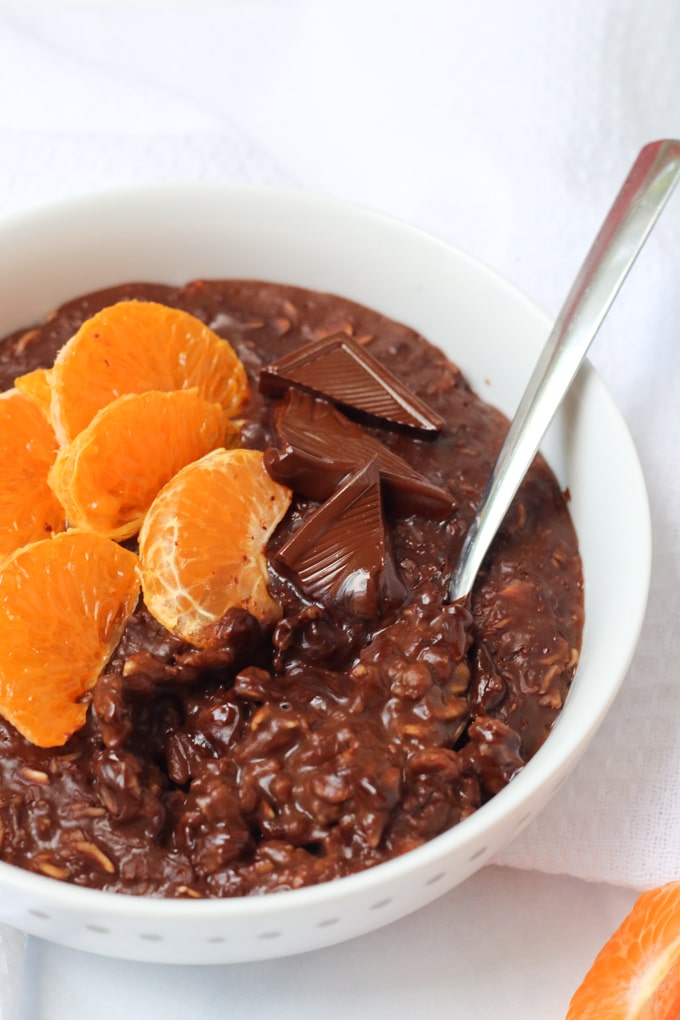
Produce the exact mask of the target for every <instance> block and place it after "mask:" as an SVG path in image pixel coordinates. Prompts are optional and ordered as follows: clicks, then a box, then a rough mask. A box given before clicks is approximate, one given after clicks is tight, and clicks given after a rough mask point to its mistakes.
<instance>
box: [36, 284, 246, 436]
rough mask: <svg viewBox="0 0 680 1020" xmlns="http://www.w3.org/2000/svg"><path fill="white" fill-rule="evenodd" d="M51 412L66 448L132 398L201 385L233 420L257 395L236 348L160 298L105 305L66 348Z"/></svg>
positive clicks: (54, 383)
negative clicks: (109, 409)
mask: <svg viewBox="0 0 680 1020" xmlns="http://www.w3.org/2000/svg"><path fill="white" fill-rule="evenodd" d="M52 371H53V374H52V405H51V415H52V421H53V424H54V428H55V432H56V433H57V438H58V440H59V442H60V443H62V444H63V443H66V442H69V441H70V440H72V439H73V438H74V437H75V436H77V434H78V433H79V432H80V431H81V430H82V429H84V428H85V427H86V426H87V425H88V424H89V423H90V421H91V420H92V418H93V417H94V415H95V414H96V413H97V411H99V410H100V408H102V407H104V406H105V405H106V404H108V403H110V402H111V401H112V400H115V399H116V397H120V396H123V394H125V393H144V392H145V391H146V390H181V389H192V388H193V387H197V388H198V391H199V394H200V395H201V396H202V397H203V398H204V399H205V400H208V401H210V402H211V403H218V404H221V405H222V407H223V408H224V409H225V411H226V412H227V414H228V415H229V416H230V417H232V416H233V415H236V414H238V413H239V412H240V411H241V410H242V409H243V407H244V405H245V403H246V401H247V399H248V397H249V395H250V390H249V385H248V380H247V377H246V373H245V369H244V367H243V365H242V364H241V362H240V361H239V359H238V357H237V356H236V354H235V352H234V350H233V348H232V347H231V345H230V344H229V343H228V342H227V341H226V340H223V339H222V338H221V337H219V336H218V335H217V334H216V333H214V332H213V331H212V330H211V329H209V328H208V327H207V326H206V325H204V323H202V322H201V321H200V320H199V319H196V318H194V316H193V315H189V313H188V312H183V311H181V310H179V309H177V308H167V307H166V306H165V305H160V304H156V303H155V302H152V301H120V302H119V303H118V304H115V305H111V306H110V307H108V308H103V309H102V310H101V311H100V312H97V314H96V315H93V316H92V318H90V319H88V320H87V321H86V322H84V323H83V325H82V326H81V327H80V329H79V330H78V332H77V333H76V334H75V336H73V337H72V338H71V339H70V340H69V341H68V343H66V344H64V346H63V347H62V349H61V350H60V352H59V354H58V355H57V359H56V361H55V363H54V368H53V370H52Z"/></svg>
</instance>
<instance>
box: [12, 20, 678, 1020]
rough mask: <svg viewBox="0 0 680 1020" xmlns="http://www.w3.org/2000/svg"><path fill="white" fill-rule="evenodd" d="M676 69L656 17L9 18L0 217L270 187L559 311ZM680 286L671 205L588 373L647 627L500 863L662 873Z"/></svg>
mask: <svg viewBox="0 0 680 1020" xmlns="http://www.w3.org/2000/svg"><path fill="white" fill-rule="evenodd" d="M679 52H680V8H679V7H678V5H677V4H674V3H672V2H670V0H647V2H646V3H645V4H640V3H638V2H637V0H571V2H570V3H568V4H565V3H561V2H560V0H514V2H513V3H512V4H507V3H505V2H504V0H483V2H480V3H477V4H470V3H465V2H463V0H459V2H454V3H451V4H441V3H440V0H418V2H415V0H405V2H403V3H401V4H393V3H390V2H389V0H375V2H374V3H372V4H367V3H365V0H344V2H343V3H339V2H338V3H328V4H319V3H316V2H314V0H278V2H276V0H252V2H250V3H247V2H240V0H230V2H229V3H225V4H223V5H220V6H218V5H215V4H210V3H207V2H203V0H194V2H192V3H181V2H174V3H168V4H159V3H155V2H147V3H144V2H139V3H136V4H131V3H130V4H127V3H122V2H120V3H116V2H113V0H111V2H108V3H84V2H83V3H73V2H71V3H61V4H59V5H51V4H48V3H42V4H41V3H34V2H33V3H32V2H26V0H13V2H9V0H5V2H4V3H3V4H2V5H0V90H1V94H2V95H3V96H4V100H3V102H2V103H0V215H10V214H12V213H14V212H16V211H19V210H20V209H21V208H25V207H27V206H30V205H34V204H37V203H42V202H44V201H48V200H51V199H52V198H55V197H61V196H63V195H68V194H74V193H77V192H80V191H88V190H96V189H100V188H106V187H110V186H112V185H118V184H129V183H140V182H148V181H153V180H181V179H227V180H246V181H264V182H267V183H282V184H287V185H291V186H294V187H304V188H310V189H313V190H317V191H323V192H327V193H331V194H334V195H336V196H339V197H345V198H348V199H351V200H354V201H358V202H361V203H363V204H365V205H369V206H373V207H375V208H379V209H381V210H383V211H385V212H388V213H391V214H393V215H396V216H398V217H400V218H402V219H406V220H409V221H411V222H413V223H415V224H418V225H420V226H422V227H424V228H425V229H427V230H430V231H431V232H433V233H435V234H438V235H439V236H442V237H444V238H446V239H448V240H450V241H452V242H453V243H455V244H457V245H459V246H460V247H462V248H464V249H466V250H468V251H469V252H471V253H472V254H473V255H476V256H477V257H479V258H480V259H482V261H484V262H486V263H487V264H489V265H491V266H492V267H494V268H495V269H497V270H499V271H500V272H501V273H503V274H504V275H505V276H507V277H508V278H509V279H510V280H511V281H513V282H514V283H516V284H517V285H519V286H520V287H521V288H522V289H523V290H524V291H525V292H526V293H527V294H528V295H529V296H530V297H532V298H533V299H534V300H536V301H537V302H538V303H539V304H541V305H543V306H544V307H545V308H546V309H547V310H548V311H549V312H551V313H552V314H555V313H556V312H557V310H558V308H559V305H560V303H561V300H562V298H563V296H564V295H565V294H566V292H567V290H568V288H569V286H570V284H571V281H572V278H573V275H574V273H575V272H576V270H577V268H578V266H579V264H580V262H581V259H582V258H583V256H584V254H585V252H586V250H587V248H588V246H589V244H590V241H591V240H592V238H593V236H594V234H595V232H596V230H597V228H598V227H599V224H600V222H601V220H602V218H603V216H604V215H605V213H606V211H607V209H608V207H609V204H610V202H611V200H612V198H613V195H614V193H615V191H616V189H617V188H618V187H619V185H620V183H621V182H622V180H623V178H624V176H625V174H626V173H627V170H628V168H629V166H630V164H631V163H632V161H633V159H634V157H635V155H636V153H637V151H638V149H639V148H640V147H641V146H642V145H643V144H644V143H645V142H646V141H650V140H652V139H654V138H659V137H672V136H675V137H678V136H680V62H679V61H678V59H677V54H678V53H679ZM679 277H680V194H678V195H676V196H674V198H673V199H672V200H671V203H670V204H669V206H668V208H667V210H666V211H665V213H664V215H663V217H662V219H661V221H660V223H659V225H658V227H657V228H656V230H655V233H654V235H653V236H652V238H651V239H650V241H649V242H648V245H647V247H646V249H645V251H644V252H643V253H642V256H641V258H640V261H639V263H638V265H637V266H636V267H635V268H634V270H633V272H632V274H631V277H630V279H629V281H628V282H627V284H626V287H625V288H624V291H623V292H622V295H621V297H620V298H619V300H618V302H617V305H616V306H615V308H614V310H613V311H612V313H611V315H610V317H609V319H608V320H607V322H606V324H605V326H604V327H603V329H602V331H601V334H600V336H599V337H598V339H597V340H596V342H595V345H594V347H593V353H592V360H593V362H594V363H595V365H596V367H597V368H598V370H599V371H600V372H601V374H602V376H603V378H604V380H605V382H606V383H607V384H608V386H609V388H610V389H611V391H612V393H613V395H614V397H615V399H616V400H617V402H618V404H619V406H620V408H621V410H622V412H623V414H624V416H625V418H626V420H627V422H628V425H629V427H630V429H631V432H632V434H633V437H634V439H635V441H636V444H637V447H638V450H639V453H640V456H641V460H642V464H643V468H644V471H645V474H646V478H647V483H648V488H649V494H650V500H651V506H652V516H653V526H654V543H655V553H654V564H653V576H652V587H651V595H650V602H649V610H648V614H647V620H646V623H645V626H644V629H643V633H642V636H641V640H640V644H639V647H638V651H637V654H636V656H635V659H634V662H633V664H632V667H631V670H630V673H629V676H628V677H627V679H626V682H625V684H624V687H623V689H622V691H621V694H620V695H619V697H618V699H617V701H616V703H615V705H614V707H613V709H612V711H611V713H610V715H609V716H608V718H607V720H606V721H605V723H604V725H603V727H602V729H601V731H600V732H599V734H598V736H597V738H596V740H595V741H594V743H593V745H592V746H591V748H590V749H589V750H588V752H587V753H586V755H585V757H584V759H583V761H582V762H581V763H580V765H579V766H578V767H577V769H576V771H575V773H574V775H573V776H572V777H571V778H570V780H569V781H568V782H567V783H566V784H565V785H564V786H563V787H562V788H561V790H560V791H559V793H558V794H557V795H556V797H555V798H554V800H553V801H552V802H551V804H550V805H549V806H548V807H547V808H546V810H545V811H544V812H543V813H542V814H541V816H540V817H539V818H538V819H537V820H536V821H535V822H534V823H533V824H532V825H531V826H530V828H529V829H528V830H526V832H525V833H524V834H522V835H520V836H519V837H518V838H517V840H516V841H515V843H514V844H513V845H512V846H511V847H509V848H508V849H507V850H506V851H505V852H504V853H503V854H502V855H501V857H500V862H502V863H505V864H510V865H514V866H517V867H521V868H525V869H538V870H541V871H545V872H550V873H555V874H558V873H563V874H567V875H571V876H576V877H581V878H586V879H589V880H593V881H597V880H599V881H607V882H614V883H621V884H624V885H630V886H633V887H643V886H649V885H653V884H657V883H660V882H662V881H665V880H668V879H672V878H678V877H680V725H679V722H678V721H679V720H680V676H678V666H677V663H678V659H679V654H678V653H679V652H680V626H679V625H678V621H680V583H679V582H680V524H679V522H680V472H679V468H680V403H679V402H678V399H677V394H676V391H677V387H678V383H679V382H680V343H679V342H678V341H679V340H680V287H678V282H677V281H678V279H679ZM0 287H1V282H0ZM622 555H624V556H625V550H623V551H622ZM0 1002H1V1000H0ZM8 1008H9V1007H8ZM0 1017H2V1020H5V1013H4V1012H1V1011H0ZM7 1017H8V1018H10V1020H13V1014H11V1013H9V1012H8V1013H7Z"/></svg>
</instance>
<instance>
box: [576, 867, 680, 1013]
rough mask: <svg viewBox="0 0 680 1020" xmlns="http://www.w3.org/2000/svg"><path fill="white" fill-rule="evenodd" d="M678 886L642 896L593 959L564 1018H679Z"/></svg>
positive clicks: (679, 887) (669, 884) (679, 917)
mask: <svg viewBox="0 0 680 1020" xmlns="http://www.w3.org/2000/svg"><path fill="white" fill-rule="evenodd" d="M678 1017H680V882H670V883H668V884H667V885H663V886H660V887H659V888H658V889H652V890H651V891H649V892H645V893H643V894H642V895H641V896H640V897H639V898H638V899H637V901H636V903H635V905H634V907H633V909H632V911H631V912H630V914H629V915H628V917H627V918H626V919H625V920H624V922H623V924H622V925H621V926H620V927H619V928H618V929H617V931H616V932H615V933H614V934H613V935H612V937H611V939H610V940H609V941H608V942H607V944H606V945H605V946H604V948H603V949H602V950H600V953H599V954H598V956H597V957H596V959H595V962H594V963H593V966H592V967H591V969H590V970H589V971H588V973H587V974H586V976H585V978H584V980H583V983H582V984H581V986H580V987H579V988H578V990H577V991H576V993H575V995H574V997H573V998H572V1000H571V1003H570V1005H569V1011H568V1013H567V1017H566V1020H678Z"/></svg>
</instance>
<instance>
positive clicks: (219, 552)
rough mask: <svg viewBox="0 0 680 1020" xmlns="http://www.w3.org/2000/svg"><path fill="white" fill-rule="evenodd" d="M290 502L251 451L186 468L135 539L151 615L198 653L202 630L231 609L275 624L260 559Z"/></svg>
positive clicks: (275, 609) (217, 454)
mask: <svg viewBox="0 0 680 1020" xmlns="http://www.w3.org/2000/svg"><path fill="white" fill-rule="evenodd" d="M290 501H291V493H290V490H289V489H287V488H285V486H283V485H279V484H278V483H277V482H274V481H273V480H272V479H271V478H270V477H269V475H268V474H267V471H266V469H265V467H264V463H263V457H262V454H261V453H259V452H257V451H255V450H215V451H214V452H213V453H210V454H208V455H207V456H206V457H203V458H202V460H199V461H197V462H196V463H194V464H190V465H189V466H188V467H186V468H183V469H182V471H180V472H179V473H178V474H177V475H176V476H175V477H174V478H173V479H172V481H170V482H169V483H168V484H167V485H166V486H165V488H164V489H162V490H161V492H160V493H159V494H158V496H157V497H156V499H155V500H154V502H153V504H152V506H151V509H150V510H149V512H148V514H147V516H146V518H145V519H144V524H143V525H142V529H141V531H140V533H139V555H140V559H141V562H142V590H143V593H144V601H145V602H146V605H147V607H148V609H149V611H150V612H151V613H152V614H153V615H154V616H155V617H156V619H157V620H158V621H159V622H160V623H162V624H163V625H164V626H165V627H167V628H168V630H170V631H172V633H173V634H176V635H178V636H179V637H182V638H184V639H185V640H186V641H190V642H191V643H192V644H195V645H196V646H197V647H199V648H200V647H203V646H204V644H205V637H204V634H203V631H204V628H205V627H207V626H209V625H210V624H212V623H214V622H215V621H216V620H219V619H220V618H221V617H222V616H224V614H225V613H226V612H227V611H228V610H229V609H232V608H236V607H241V608H244V609H246V610H248V611H249V612H250V613H252V615H253V616H255V617H257V619H258V620H260V621H262V622H265V623H272V622H274V621H275V620H276V619H278V617H279V616H280V608H279V606H278V604H277V603H276V602H275V601H274V599H273V598H272V597H271V595H270V594H269V591H268V589H267V582H268V571H267V563H266V559H265V556H264V552H265V548H266V545H267V542H268V541H269V538H270V537H271V535H272V533H273V531H274V529H275V528H276V526H277V525H278V524H279V522H280V521H281V520H282V518H283V517H284V515H285V513H286V511H287V510H288V507H289V505H290Z"/></svg>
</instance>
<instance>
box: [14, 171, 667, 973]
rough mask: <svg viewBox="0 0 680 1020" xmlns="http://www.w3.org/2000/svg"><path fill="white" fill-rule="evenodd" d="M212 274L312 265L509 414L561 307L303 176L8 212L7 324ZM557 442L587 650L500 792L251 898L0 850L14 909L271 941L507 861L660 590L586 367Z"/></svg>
mask: <svg viewBox="0 0 680 1020" xmlns="http://www.w3.org/2000/svg"><path fill="white" fill-rule="evenodd" d="M200 276H204V277H229V276H232V277H241V278H258V279H262V280H271V281H277V282H281V283H288V284H297V285H301V286H306V287H311V288H316V289H319V290H326V291H331V292H335V293H337V294H340V295H342V296H344V297H347V298H351V299H353V300H355V301H359V302H361V303H363V304H366V305H369V306H371V307H373V308H376V309H378V310H379V311H381V312H383V313H385V314H386V315H388V316H391V317H392V318H394V319H397V320H400V321H403V322H405V323H407V324H409V325H410V326H413V327H415V328H416V329H418V330H419V331H420V332H421V333H423V334H424V335H425V336H427V337H428V338H429V339H430V340H432V341H433V342H434V343H436V344H439V345H440V346H441V347H443V348H444V349H445V350H446V351H447V353H448V354H449V356H450V357H451V359H452V360H453V361H455V362H456V363H458V364H459V365H460V367H461V368H462V369H463V371H464V373H465V374H466V375H467V376H468V378H469V380H470V382H471V383H472V385H473V386H474V387H475V388H476V389H477V390H478V392H480V393H481V394H482V395H483V396H484V398H485V399H487V400H489V401H490V402H492V403H494V404H496V405H497V406H498V407H500V408H501V409H502V410H503V411H505V412H506V414H508V415H511V414H512V412H513V410H514V408H515V406H516V403H517V400H518V397H519V395H520V393H521V390H522V388H523V386H524V384H525V381H526V380H527V379H528V377H529V374H530V370H531V368H532V366H533V363H534V361H535V358H536V356H537V354H538V351H539V349H540V347H541V345H542V344H543V342H544V340H545V338H546V336H547V334H548V331H549V326H550V323H549V321H548V319H547V318H546V316H545V315H544V314H543V313H542V312H540V311H539V310H538V309H537V308H536V307H535V306H534V305H533V304H531V302H529V301H528V300H527V299H526V298H525V297H523V296H522V294H520V293H518V292H517V291H516V290H515V289H513V287H511V286H510V285H509V284H508V283H507V282H505V281H504V280H503V279H501V278H499V277H498V276H497V275H495V274H494V273H492V272H490V271H489V270H488V269H486V268H484V267H483V266H481V265H479V264H478V263H476V262H475V261H473V260H472V259H471V258H469V257H468V256H466V255H464V254H463V253H461V252H460V251H458V250H456V249H455V248H453V247H451V246H450V245H448V244H445V243H442V242H441V241H438V240H436V239H434V238H432V237H430V236H428V235H426V234H424V233H422V232H420V231H418V230H416V229H413V228H411V227H408V226H405V225H403V224H402V223H398V222H395V221H392V220H390V219H387V218H385V217H383V216H381V215H376V214H374V213H371V212H367V211H365V210H362V209H357V208H354V207H352V206H348V205H345V204H342V203H339V202H335V201H330V200H328V199H324V198H319V197H314V196H311V195H307V194H302V193H297V192H285V191H279V190H268V189H260V188H252V187H240V186H221V185H204V184H202V185H187V186H168V187H154V188H143V189H135V190H129V191H120V192H116V193H110V194H105V195H100V196H94V197H86V198H82V199H78V200H75V201H67V202H63V203H61V204H59V205H56V206H52V207H49V208H46V209H40V210H38V211H34V212H30V213H28V214H26V215H23V216H21V217H20V218H17V219H15V220H11V221H9V222H5V223H3V224H0V281H1V287H2V295H3V297H2V302H1V305H0V335H4V334H5V333H6V332H9V331H10V330H12V329H14V328H18V327H20V326H22V325H25V324H29V323H32V322H34V321H35V320H37V319H40V317H41V316H43V315H44V314H46V313H47V312H49V311H50V310H51V309H52V308H53V307H54V306H56V305H57V304H59V303H60V302H63V301H64V300H66V299H68V298H71V297H74V296H76V295H78V294H82V293H84V292H86V291H88V290H91V289H94V288H98V287H103V286H108V285H111V284H116V283H122V282H125V281H128V280H144V279H145V280H153V281H158V282H167V283H181V282H184V281H187V280H189V279H192V278H195V277H200ZM543 450H544V452H545V454H546V455H547V457H548V460H549V462H550V463H551V465H552V467H553V469H554V470H555V472H556V474H557V476H558V478H559V480H560V483H561V484H562V485H563V486H568V487H569V491H570V493H571V497H572V499H571V512H572V515H573V518H574V521H575V525H576V529H577V532H578V535H579V541H580V546H581V553H582V557H583V562H584V573H585V592H586V625H585V632H584V638H583V653H582V658H581V663H580V666H579V669H578V672H577V675H576V677H575V680H574V683H573V687H572V690H571V692H570V694H569V697H568V699H567V703H566V706H565V708H564V710H563V712H562V714H561V716H560V718H559V720H558V722H557V724H556V726H555V728H554V730H553V732H552V733H551V735H550V737H549V738H548V740H547V742H546V743H545V745H544V746H543V747H542V748H541V750H540V751H539V752H538V754H536V756H535V757H534V759H533V760H532V761H531V762H529V764H528V765H527V766H526V768H525V769H524V770H523V772H522V773H521V774H520V775H519V776H518V777H517V778H516V779H514V780H513V782H512V783H511V784H510V785H509V786H508V787H507V788H506V789H504V790H503V791H502V792H501V793H499V794H498V795H497V796H496V797H495V798H494V799H493V800H492V801H491V802H490V803H489V804H487V805H485V806H484V807H483V808H482V809H481V810H480V811H478V812H477V813H476V814H475V815H473V816H472V817H470V818H468V819H466V820H465V821H464V822H462V823H461V824H460V825H458V826H457V827H455V828H454V829H452V830H451V831H449V832H447V833H445V834H443V835H441V836H439V837H437V838H436V839H434V840H432V842H430V843H429V844H427V845H425V846H423V847H420V848H418V849H417V850H414V851H411V852H410V853H408V854H406V855H404V856H403V857H400V858H398V859H396V860H393V861H391V862H389V863H386V864H381V865H379V866H378V867H376V868H373V869H372V870H370V871H366V872H364V873H362V874H358V875H355V876H351V877H349V878H342V879H339V880H337V881H335V882H330V883H326V884H324V885H320V886H317V887H313V888H309V889H302V890H300V891H295V892H283V893H277V894H273V895H265V896H259V897H254V898H245V899H236V900H221V901H219V900H212V901H184V900H183V901H181V902H177V901H164V900H154V899H147V898H135V897H128V896H119V895H115V894H108V893H101V892H97V891H94V890H88V889H81V888H75V887H72V886H69V885H66V884H62V883H60V882H57V881H55V880H52V879H49V878H45V877H42V876H38V875H34V874H30V873H29V872H26V871H21V870H19V869H17V868H14V867H11V866H8V865H6V864H0V919H1V920H3V921H6V922H8V923H10V924H12V925H14V926H16V927H18V928H21V929H23V930H25V931H28V932H31V933H33V934H35V935H38V936H42V937H44V938H47V939H51V940H54V941H57V942H61V943H63V944H65V945H69V946H73V947H76V948H78V949H84V950H90V951H93V952H99V953H103V954H107V955H111V956H120V957H126V958H131V959H137V960H149V961H162V962H172V963H222V962H235V961H244V960H256V959H263V958H267V957H274V956H282V955H286V954H290V953H297V952H302V951H305V950H309V949H315V948H320V947H322V946H326V945H330V944H332V943H335V942H340V941H342V940H344V939H348V938H351V937H353V936H356V935H360V934H362V933H364V932H367V931H370V930H372V929H375V928H378V927H379V926H381V925H384V924H387V923H388V922H390V921H393V920H395V919H397V918H399V917H402V916H403V915H405V914H407V913H409V912H410V911H413V910H415V909H417V908H419V907H421V906H423V905H424V904H426V903H428V902H430V901H431V900H433V899H435V898H436V897H438V896H440V895H441V894H442V893H444V892H446V891H447V890H449V889H451V888H452V887H453V886H455V885H456V884H457V883H459V882H461V881H463V879H465V878H466V877H467V876H469V875H470V874H471V873H472V872H474V871H475V870H477V869H478V868H480V867H481V866H482V865H483V864H486V863H487V862H488V861H490V860H491V859H492V858H493V857H494V855H495V854H496V853H497V852H498V851H499V850H500V849H501V848H502V847H503V846H504V845H506V844H507V843H508V842H509V841H510V840H511V839H512V838H513V837H514V836H515V835H516V834H517V833H518V832H519V831H520V830H521V829H522V828H523V827H524V826H525V825H526V824H527V823H528V822H529V821H530V820H531V819H532V818H533V817H534V816H535V815H536V814H537V813H538V812H539V811H540V810H541V808H542V807H543V806H544V805H545V804H546V802H547V801H548V800H549V798H550V797H551V796H552V795H553V794H554V793H555V791H556V790H557V788H558V787H559V785H560V784H561V783H562V781H563V780H564V779H565V777H566V776H567V775H568V774H569V772H570V771H571V770H572V768H573V767H574V765H575V763H576V761H577V760H578V759H579V757H580V756H581V754H582V753H583V751H584V749H585V747H586V746H587V744H588V743H589V741H590V740H591V739H592V737H593V736H594V734H595V732H596V730H597V728H598V726H599V725H600V723H601V721H602V719H603V717H604V715H605V713H606V712H607V709H608V708H609V706H610V704H611V702H612V700H613V698H614V696H615V694H616V692H617V690H618V688H619V685H620V683H621V681H622V679H623V676H624V674H625V671H626V669H627V667H628V664H629V661H630V658H631V656H632V653H633V649H634V646H635V643H636V640H637V636H638V633H639V629H640V626H641V623H642V617H643V613H644V608H645V603H646V597H647V590H648V582H649V567H650V526H649V510H648V504H647V498H646V492H645V486H644V481H643V478H642V474H641V471H640V466H639V463H638V459H637V456H636V453H635V450H634V447H633V444H632V441H631V439H630V436H629V434H628V432H627V430H626V427H625V425H624V423H623V421H622V419H621V417H620V415H619V413H618V411H617V410H616V408H615V406H614V404H613V403H612V400H611V399H610V397H609V396H608V394H607V392H606V391H605V389H604V387H603V386H602V384H601V382H600V381H599V379H598V378H597V376H596V375H595V373H594V372H593V371H592V369H591V368H590V367H589V366H586V367H585V368H584V369H583V371H582V372H581V373H580V376H579V378H578V380H577V382H576V384H575V387H574V389H573V390H572V393H571V395H570V396H569V398H568V399H567V401H566V403H565V405H564V407H563V409H562V411H561V413H560V414H559V416H558V419H557V420H556V422H555V424H554V426H553V427H552V429H551V431H550V433H549V436H548V437H547V439H546V442H545V444H544V446H543ZM594 781H596V777H594Z"/></svg>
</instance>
